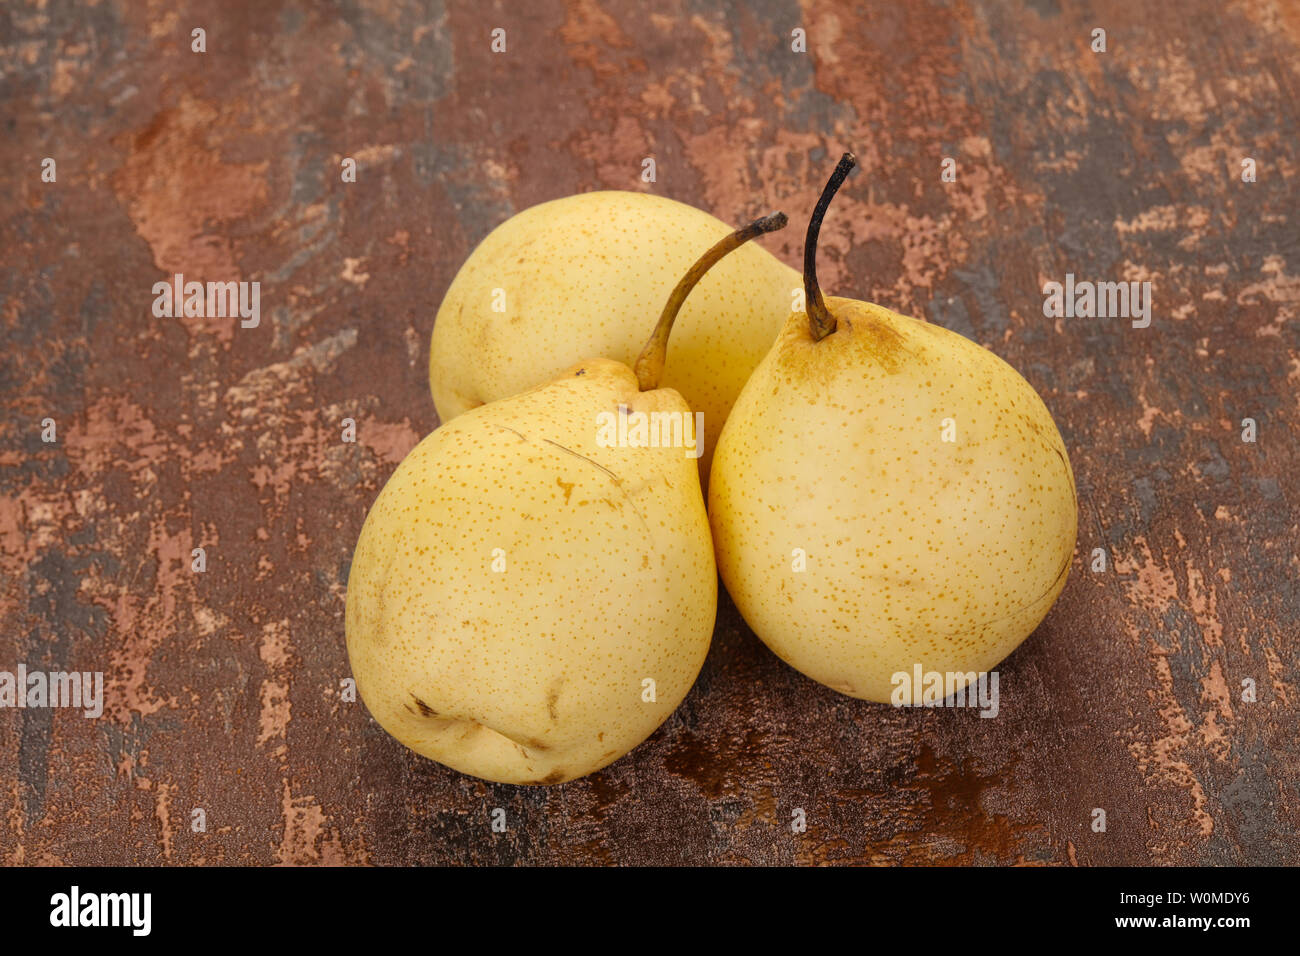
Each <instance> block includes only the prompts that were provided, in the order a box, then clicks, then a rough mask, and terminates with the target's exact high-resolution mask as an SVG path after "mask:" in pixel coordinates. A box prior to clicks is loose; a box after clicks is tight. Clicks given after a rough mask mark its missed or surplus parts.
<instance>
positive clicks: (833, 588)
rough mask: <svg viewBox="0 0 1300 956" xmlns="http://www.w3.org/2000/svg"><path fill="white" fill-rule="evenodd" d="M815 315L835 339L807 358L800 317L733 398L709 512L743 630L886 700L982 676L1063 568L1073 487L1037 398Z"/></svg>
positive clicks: (1031, 620)
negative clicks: (924, 675) (931, 677)
mask: <svg viewBox="0 0 1300 956" xmlns="http://www.w3.org/2000/svg"><path fill="white" fill-rule="evenodd" d="M826 303H827V306H828V307H829V308H830V310H831V313H832V314H833V315H834V316H835V317H836V320H837V323H838V327H837V329H836V331H835V332H833V333H831V334H830V335H828V336H826V337H825V338H823V339H822V340H821V341H820V342H814V341H813V339H812V336H811V334H810V332H809V328H808V319H807V316H806V315H793V316H791V318H790V319H789V320H788V321H787V322H786V325H785V328H784V329H783V330H782V332H781V334H780V336H779V337H778V339H777V341H776V343H775V345H774V346H773V347H772V350H771V351H770V352H769V353H768V355H767V357H766V358H764V359H763V361H762V363H761V364H760V365H759V367H758V368H757V369H756V370H755V372H754V375H753V377H751V378H750V380H749V384H748V385H746V386H745V390H744V391H743V392H742V393H741V396H740V398H739V400H738V401H737V402H736V406H735V408H734V409H733V410H732V413H731V417H730V418H729V419H728V420H727V425H726V427H725V428H724V429H723V432H722V435H721V437H720V438H719V442H718V448H717V452H716V454H715V457H714V461H713V472H712V476H711V480H710V485H709V516H710V521H711V524H712V527H713V536H714V545H715V550H716V554H717V559H718V570H719V571H720V572H721V575H722V579H723V582H724V583H725V584H726V586H727V591H728V593H730V594H731V596H732V598H733V599H734V601H735V603H736V606H737V608H738V609H739V610H740V612H741V614H742V615H743V616H744V618H745V621H746V622H747V623H748V624H749V626H750V627H751V628H752V629H753V631H754V633H755V634H757V635H758V636H759V637H760V638H761V639H762V640H763V641H764V643H766V644H767V646H768V647H770V648H771V649H772V650H773V651H774V652H775V653H776V654H777V655H778V656H779V657H781V658H782V659H783V660H785V661H786V662H787V663H789V664H790V665H792V666H793V667H795V668H796V669H798V670H800V671H802V672H803V673H804V674H806V675H808V676H809V677H811V678H813V679H814V680H817V681H820V682H821V683H823V684H826V685H827V686H829V687H832V688H834V689H835V690H838V691H840V692H842V693H845V694H848V695H849V696H852V697H859V698H864V699H866V700H873V701H881V702H886V701H889V700H890V696H891V693H892V692H893V691H894V687H893V685H892V684H891V678H892V676H893V674H895V673H896V672H899V671H907V672H909V673H910V672H912V670H913V667H914V665H915V664H916V663H920V665H921V668H922V670H923V671H939V672H945V673H946V672H956V673H961V674H966V673H969V672H979V671H987V670H990V669H992V668H993V667H995V666H996V665H997V664H998V662H999V661H1001V660H1002V659H1003V658H1005V657H1006V656H1007V655H1008V654H1010V653H1011V651H1012V650H1014V649H1015V648H1016V646H1017V645H1019V644H1020V642H1021V641H1023V640H1024V639H1025V638H1026V637H1027V636H1028V635H1029V634H1030V633H1031V632H1032V631H1033V629H1034V628H1035V627H1037V625H1038V623H1039V622H1040V621H1041V620H1042V619H1043V617H1044V616H1045V615H1046V614H1047V611H1048V609H1049V608H1050V607H1051V606H1052V603H1053V602H1054V601H1055V600H1056V597H1057V595H1058V594H1060V592H1061V589H1062V588H1063V587H1064V586H1065V579H1066V575H1067V572H1068V571H1069V567H1070V561H1071V558H1072V555H1073V552H1074V541H1075V531H1076V518H1077V511H1078V504H1077V500H1076V495H1075V487H1074V475H1073V473H1072V471H1071V470H1070V464H1069V459H1068V456H1067V454H1066V450H1065V445H1064V443H1063V442H1062V440H1061V436H1060V433H1059V432H1058V431H1057V429H1056V425H1055V423H1054V422H1053V421H1052V417H1051V415H1050V414H1049V413H1048V411H1047V408H1046V407H1045V406H1044V405H1043V402H1042V400H1041V399H1040V398H1039V396H1038V394H1037V393H1036V392H1035V391H1034V389H1033V387H1032V386H1030V385H1029V383H1028V382H1026V381H1025V380H1024V379H1023V378H1022V377H1021V376H1020V375H1019V374H1018V373H1017V372H1016V370H1015V369H1013V368H1012V367H1011V366H1010V365H1008V364H1007V363H1006V362H1004V361H1002V360H1001V359H1000V358H998V357H997V356H996V355H994V354H993V353H992V352H989V351H988V350H986V349H984V348H981V347H980V346H978V345H976V344H975V343H973V342H970V341H969V340H967V339H965V338H963V337H962V336H960V335H957V334H956V333H953V332H949V331H948V330H946V329H943V328H940V327H938V326H935V325H930V324H927V323H925V322H919V321H917V320H916V319H912V318H908V317H907V316H902V315H898V314H897V313H894V312H890V311H889V310H887V309H883V308H880V307H878V306H875V305H871V304H868V303H865V302H857V301H854V300H852V299H841V298H834V297H829V298H827V300H826ZM946 418H952V419H954V422H955V427H956V441H955V442H951V443H949V442H944V441H941V435H942V422H943V420H944V419H946ZM796 548H802V549H804V551H805V552H806V553H807V570H806V571H803V572H794V571H792V556H791V555H792V552H793V551H794V549H796ZM959 683H960V684H961V685H962V686H964V684H965V683H966V682H965V681H961V682H959ZM904 702H907V703H910V702H911V700H910V698H907V697H906V696H905V698H904Z"/></svg>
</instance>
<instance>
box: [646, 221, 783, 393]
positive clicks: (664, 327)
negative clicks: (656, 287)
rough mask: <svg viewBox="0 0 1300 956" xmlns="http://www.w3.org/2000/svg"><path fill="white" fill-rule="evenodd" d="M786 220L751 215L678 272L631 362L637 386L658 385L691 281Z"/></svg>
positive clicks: (691, 287) (694, 280)
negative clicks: (747, 221) (746, 222)
mask: <svg viewBox="0 0 1300 956" xmlns="http://www.w3.org/2000/svg"><path fill="white" fill-rule="evenodd" d="M787 222H789V220H788V219H786V217H785V213H783V212H774V213H772V214H771V215H769V216H763V217H762V218H761V219H755V220H754V221H753V222H751V223H750V224H749V225H748V226H744V227H743V228H740V229H737V230H736V231H735V232H733V233H732V234H731V235H729V236H727V237H726V238H725V239H723V240H721V241H720V242H719V243H717V245H715V246H714V247H713V248H712V249H710V250H709V251H708V252H706V253H705V254H704V255H702V256H700V258H699V260H698V261H697V262H696V263H695V265H693V266H691V268H690V271H688V272H687V273H686V275H684V276H682V279H681V281H680V282H678V283H677V287H676V288H674V289H673V292H672V295H670V296H669V297H668V303H667V304H666V305H665V306H664V310H663V312H661V313H660V314H659V324H658V325H656V326H655V330H654V332H652V333H651V334H650V341H648V342H646V344H645V348H643V349H642V350H641V354H640V355H638V356H637V359H636V364H635V365H634V366H633V370H634V371H635V372H636V381H637V385H638V386H640V388H641V391H643V392H648V391H651V390H652V389H656V388H658V387H659V379H660V378H662V377H663V374H664V363H665V362H666V361H667V360H668V335H669V333H671V332H672V330H673V323H674V322H675V321H677V313H678V312H679V311H681V308H682V303H683V302H685V301H686V297H687V296H688V295H690V294H691V290H692V289H694V288H695V284H696V283H697V282H699V281H700V279H702V278H704V273H706V272H708V271H709V270H710V269H711V268H713V266H714V265H715V264H716V263H717V261H718V260H719V259H721V258H722V257H723V256H725V255H726V254H727V253H729V252H731V250H733V249H735V248H736V247H738V246H743V245H744V244H745V243H747V242H749V240H751V239H753V238H755V237H756V236H761V235H763V234H764V233H765V232H776V230H778V229H784V228H785V226H786V223H787Z"/></svg>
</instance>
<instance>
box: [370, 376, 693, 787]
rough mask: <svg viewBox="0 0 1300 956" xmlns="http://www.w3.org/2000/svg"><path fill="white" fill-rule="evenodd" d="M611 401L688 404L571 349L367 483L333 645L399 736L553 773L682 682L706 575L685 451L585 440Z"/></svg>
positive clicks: (667, 707) (433, 753) (642, 715)
mask: <svg viewBox="0 0 1300 956" xmlns="http://www.w3.org/2000/svg"><path fill="white" fill-rule="evenodd" d="M620 403H622V404H625V405H627V406H628V408H629V410H630V411H632V412H635V411H644V412H647V413H649V412H653V411H676V412H680V413H682V414H683V415H686V416H687V421H688V423H689V410H688V408H687V406H686V403H685V402H684V401H683V400H682V397H681V396H680V395H678V394H677V393H676V392H675V391H673V390H672V389H668V388H660V389H656V390H653V391H646V392H641V391H638V388H637V381H636V377H635V376H634V375H633V373H632V371H631V370H630V369H629V368H627V367H626V366H625V365H623V364H621V363H618V362H613V361H609V360H606V359H594V360H589V361H586V362H583V363H581V364H580V365H579V366H576V367H575V368H573V369H570V370H569V371H568V372H566V373H564V374H563V375H562V376H561V377H560V378H558V379H557V380H556V381H554V382H552V383H550V384H548V385H544V386H541V387H539V388H535V389H532V390H531V391H528V392H525V393H524V394H522V395H518V396H516V397H514V398H509V399H504V400H502V401H498V402H493V403H491V404H488V405H484V406H482V407H480V408H477V409H474V410H473V411H470V412H467V413H465V414H464V415H461V416H459V417H457V418H456V419H454V420H452V421H451V422H448V423H447V424H444V425H443V426H441V427H440V428H438V429H437V430H435V431H434V432H433V433H432V434H430V435H429V436H428V437H426V438H425V439H424V440H423V441H421V442H420V444H419V445H417V446H416V447H415V448H414V449H413V450H412V451H411V453H410V454H409V455H408V456H407V457H406V458H405V459H404V460H403V461H402V463H401V464H400V465H399V466H398V468H397V470H396V471H395V472H394V473H393V475H392V477H391V478H390V479H389V481H388V483H387V484H386V485H385V486H384V488H383V490H382V491H381V492H380V494H379V497H378V499H377V500H376V501H375V503H374V505H373V507H372V508H371V509H370V513H369V515H368V516H367V517H366V521H365V524H364V526H363V527H362V530H361V537H360V540H359V541H358V542H357V547H356V552H355V554H354V555H353V560H352V568H351V571H350V573H349V577H348V592H347V612H346V627H347V645H348V656H349V658H350V660H351V664H352V673H353V675H354V676H355V678H356V681H357V688H358V690H359V691H360V692H361V697H362V700H364V701H365V704H366V706H367V707H368V708H369V709H370V712H371V714H373V715H374V717H375V719H376V720H377V721H378V722H379V723H380V725H381V726H383V728H384V729H385V730H387V731H388V732H389V733H390V734H392V735H393V736H394V737H396V738H397V739H398V740H399V741H401V742H402V743H403V744H405V745H406V746H407V747H410V748H411V749H412V750H414V751H416V752H418V753H421V754H423V755H424V756H426V757H429V758H431V759H433V760H436V761H438V762H439V763H442V764H445V765H447V766H449V767H453V768H455V769H456V770H459V771H462V772H464V773H468V774H473V775H474V776H476V777H482V778H483V779H485V780H493V781H499V782H504V783H517V784H552V783H561V782H563V781H565V780H572V779H573V778H575V777H580V776H583V775H584V774H588V773H591V772H593V771H595V770H598V769H600V768H601V767H603V766H605V765H606V764H608V763H610V762H611V761H614V760H617V759H618V758H619V757H621V756H622V755H623V754H625V753H627V752H628V751H629V750H631V749H632V748H633V747H635V746H636V745H637V744H639V743H641V742H642V741H643V740H645V739H646V737H648V736H649V735H650V734H651V733H653V732H654V730H655V728H657V727H658V726H659V725H660V724H662V723H663V722H664V720H665V719H667V717H668V715H669V714H671V713H672V711H673V710H674V709H675V708H676V707H677V705H678V704H679V703H680V702H681V701H682V699H683V698H684V697H685V696H686V693H687V691H688V690H690V687H691V685H692V684H693V683H694V681H695V677H696V675H697V674H698V673H699V670H700V667H701V665H702V664H703V663H704V658H705V655H706V654H707V652H708V649H709V641H710V638H711V637H712V634H713V625H714V618H715V615H716V611H717V586H718V585H717V572H716V569H715V566H714V563H713V546H712V542H711V540H710V537H709V526H708V518H707V517H706V515H705V512H704V500H703V496H702V495H701V492H700V483H699V477H698V471H697V465H696V460H695V459H694V458H691V457H688V456H687V455H686V453H685V451H684V450H683V449H682V448H627V447H609V448H607V447H601V446H600V445H599V444H598V439H597V435H598V431H597V415H598V413H600V412H602V411H610V412H615V413H617V412H618V406H619V404H620ZM689 434H690V433H688V435H689ZM498 548H499V549H501V551H502V552H503V555H501V556H503V557H504V560H505V562H506V564H505V567H506V570H505V571H503V572H496V571H493V569H492V566H493V559H494V549H498ZM646 678H651V679H653V680H654V682H655V696H656V698H657V699H656V701H655V702H653V703H648V702H646V701H644V700H643V685H642V681H643V680H644V679H646Z"/></svg>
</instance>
